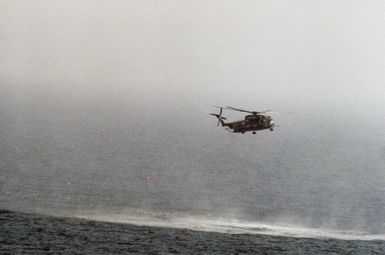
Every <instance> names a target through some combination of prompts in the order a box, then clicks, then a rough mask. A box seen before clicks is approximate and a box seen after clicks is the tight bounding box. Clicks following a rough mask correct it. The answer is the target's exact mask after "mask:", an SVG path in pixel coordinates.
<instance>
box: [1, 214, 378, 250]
mask: <svg viewBox="0 0 385 255" xmlns="http://www.w3.org/2000/svg"><path fill="white" fill-rule="evenodd" d="M147 224H148V225H151V224H150V223H147ZM187 224H191V222H190V223H187ZM0 227H1V230H2V231H1V234H0V243H1V247H0V253H1V254H363V255H364V254H384V253H385V241H383V240H382V241H381V240H372V241H364V240H342V239H335V238H300V237H291V236H285V235H283V236H281V235H279V236H275V235H264V234H250V233H249V234H247V233H246V232H245V233H239V234H235V232H237V231H238V230H235V231H234V232H233V231H232V230H231V228H230V227H229V226H223V228H224V229H225V228H226V229H227V230H226V231H228V232H227V233H226V231H218V232H217V231H213V230H209V229H208V228H207V226H205V227H204V228H207V229H206V230H205V231H202V230H200V231H194V230H191V229H185V228H174V227H172V226H168V227H160V226H143V225H140V223H139V225H132V224H122V223H110V222H104V221H93V220H85V219H77V218H62V217H52V216H44V215H37V214H25V213H16V212H11V211H7V210H1V211H0ZM219 227H220V226H219ZM235 228H237V227H235ZM240 228H242V227H240ZM249 228H251V229H254V230H256V231H257V232H258V231H261V232H263V231H265V230H264V229H263V228H261V229H259V230H258V228H257V227H255V226H254V227H252V226H249ZM224 229H223V230H224ZM266 231H267V230H266Z"/></svg>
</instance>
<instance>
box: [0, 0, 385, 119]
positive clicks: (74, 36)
mask: <svg viewBox="0 0 385 255" xmlns="http://www.w3.org/2000/svg"><path fill="white" fill-rule="evenodd" d="M0 7H1V8H0V48H1V53H0V54H1V58H0V66H1V69H0V79H1V80H0V82H1V83H0V84H1V86H2V87H3V89H5V90H6V91H8V92H9V90H10V87H12V91H13V92H9V93H14V94H13V95H14V96H26V94H28V93H29V92H31V91H34V92H32V93H37V94H40V95H42V94H46V95H50V94H51V93H56V94H58V95H63V93H64V94H69V95H71V96H72V97H80V98H83V97H85V98H90V100H97V99H98V98H103V100H106V101H109V102H114V101H115V102H116V101H119V100H121V101H125V100H126V99H129V100H131V102H133V103H134V104H136V105H138V104H139V103H140V102H142V103H144V104H146V103H150V102H156V103H165V102H167V104H169V105H170V107H172V106H175V105H180V104H190V105H194V107H196V106H197V105H203V106H204V107H205V108H206V107H209V106H211V105H212V104H229V105H235V106H239V107H249V108H250V107H259V108H262V109H264V108H272V107H273V108H285V109H286V108H295V109H294V110H296V111H297V110H299V109H300V108H301V107H310V108H312V109H313V108H315V109H317V108H318V107H319V105H320V104H328V105H332V107H334V108H338V107H342V108H343V107H346V106H347V105H350V106H352V105H353V104H354V105H355V104H359V105H365V107H363V109H364V108H367V107H370V108H375V107H378V106H379V105H381V106H384V104H383V103H381V102H383V96H384V91H383V88H384V86H383V82H384V78H385V77H384V76H385V74H384V72H383V70H384V69H383V68H384V57H383V56H384V53H385V48H384V43H385V38H384V34H383V31H384V20H383V13H384V9H385V3H384V2H383V1H374V0H373V1H300V0H296V1H270V0H269V1H246V0H245V1H180V0H178V1H143V0H140V1H120V0H116V1H59V0H55V1H42V0H35V1H4V0H2V1H0ZM341 101H343V102H341ZM297 108H298V109H297ZM358 108H359V107H358ZM202 110H203V108H202ZM277 110H282V109H277Z"/></svg>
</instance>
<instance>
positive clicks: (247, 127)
mask: <svg viewBox="0 0 385 255" xmlns="http://www.w3.org/2000/svg"><path fill="white" fill-rule="evenodd" d="M216 107H217V108H220V112H219V114H216V113H210V115H213V116H215V117H216V118H217V119H218V126H219V124H221V125H222V127H226V129H227V130H229V131H231V132H233V133H242V134H244V133H245V132H248V131H252V132H253V134H256V131H259V130H264V129H270V131H273V129H274V127H275V123H274V121H273V119H272V118H271V116H270V115H267V114H268V113H269V112H271V111H270V110H268V111H263V112H257V111H247V110H243V109H238V108H234V107H230V106H227V107H219V106H216ZM223 109H226V110H232V111H240V112H248V113H251V114H249V115H246V116H245V118H244V119H243V120H239V121H234V122H225V121H224V120H226V118H225V117H223V116H222V110H223Z"/></svg>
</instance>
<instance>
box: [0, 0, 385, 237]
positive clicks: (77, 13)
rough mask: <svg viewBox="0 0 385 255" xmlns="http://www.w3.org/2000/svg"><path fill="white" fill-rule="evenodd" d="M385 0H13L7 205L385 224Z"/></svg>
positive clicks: (3, 89)
mask: <svg viewBox="0 0 385 255" xmlns="http://www.w3.org/2000/svg"><path fill="white" fill-rule="evenodd" d="M384 8H385V3H383V2H382V1H370V2H367V1H337V2H336V1H299V0H298V1H241V2H239V1H120V0H116V1H62V0H55V1H39V0H38V1H0V49H1V50H0V106H1V107H0V118H1V122H0V125H1V126H0V141H1V142H0V144H1V145H0V146H1V147H0V152H1V153H0V162H1V175H0V190H1V193H2V194H3V195H1V196H0V206H1V207H5V208H11V209H15V210H23V211H32V212H43V213H54V214H62V215H74V214H85V213H86V212H89V211H92V212H93V213H97V214H107V213H110V214H111V213H112V214H113V213H116V214H127V215H133V214H143V213H147V214H150V215H153V214H156V215H162V217H164V215H171V217H173V216H175V215H178V217H179V216H180V215H187V216H197V217H206V218H221V219H223V218H224V219H240V220H245V221H259V222H268V223H279V224H294V225H301V226H305V227H327V228H333V229H348V230H360V231H361V230H363V231H368V232H370V233H381V234H384V232H385V231H384V228H385V225H384V222H385V218H384V217H385V216H384V214H383V208H385V199H384V197H383V194H384V191H385V189H384V182H385V175H384V169H385V168H384V167H385V140H384V127H385V118H384V116H385V107H384V106H385V103H384V100H383V98H384V89H383V88H384V86H383V84H384V79H385V77H384V72H383V70H384V69H383V68H384V59H383V57H382V56H384V54H385V48H384V47H383V45H384V43H385V39H384V36H383V31H384V26H385V25H384V22H383V10H384ZM213 105H224V106H226V105H230V106H234V107H240V108H244V109H250V110H257V111H262V110H266V109H272V110H275V111H281V112H282V114H279V115H275V116H273V117H274V120H275V121H276V122H277V123H278V124H279V125H280V127H278V128H277V129H276V130H274V132H269V131H266V132H265V131H262V132H258V133H257V134H256V135H254V136H253V135H251V134H245V135H240V134H231V133H229V132H226V131H225V130H223V129H220V128H217V127H216V120H215V119H214V118H212V117H211V116H209V115H208V113H210V112H215V111H217V110H218V109H215V108H212V106H213ZM225 114H226V116H227V117H228V118H229V119H230V120H239V119H242V118H243V117H244V115H243V114H240V113H234V112H226V113H225ZM147 176H148V177H151V179H150V181H146V180H145V177H147Z"/></svg>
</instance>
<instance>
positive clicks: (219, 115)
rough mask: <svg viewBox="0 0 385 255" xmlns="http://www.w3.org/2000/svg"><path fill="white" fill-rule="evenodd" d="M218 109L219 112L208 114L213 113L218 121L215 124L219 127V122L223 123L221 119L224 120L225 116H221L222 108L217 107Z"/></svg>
mask: <svg viewBox="0 0 385 255" xmlns="http://www.w3.org/2000/svg"><path fill="white" fill-rule="evenodd" d="M218 108H219V109H220V110H219V114H216V113H210V115H213V116H215V117H217V118H218V123H217V126H218V127H219V123H221V122H222V123H223V120H226V118H225V117H222V110H223V108H222V107H218Z"/></svg>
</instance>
